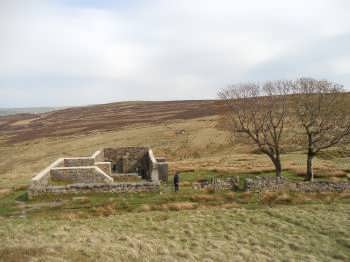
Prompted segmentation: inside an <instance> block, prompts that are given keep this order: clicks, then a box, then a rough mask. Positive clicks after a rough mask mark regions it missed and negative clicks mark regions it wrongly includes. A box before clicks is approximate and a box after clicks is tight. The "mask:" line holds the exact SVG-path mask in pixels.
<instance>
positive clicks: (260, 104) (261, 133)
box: [219, 81, 291, 177]
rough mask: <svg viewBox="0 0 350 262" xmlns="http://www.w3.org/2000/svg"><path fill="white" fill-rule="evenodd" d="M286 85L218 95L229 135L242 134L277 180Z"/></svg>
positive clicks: (247, 86)
mask: <svg viewBox="0 0 350 262" xmlns="http://www.w3.org/2000/svg"><path fill="white" fill-rule="evenodd" d="M290 86H291V82H290V81H271V82H266V83H264V84H259V83H246V84H238V85H233V86H230V87H228V88H227V89H224V90H222V91H220V92H219V97H220V98H221V99H223V100H224V101H225V104H226V109H227V110H226V111H225V120H226V121H227V123H228V125H226V126H227V127H228V129H229V131H230V132H231V133H232V134H233V135H235V136H237V135H240V134H243V135H244V136H245V137H248V138H249V141H251V142H252V143H254V144H255V145H256V146H257V147H258V149H259V150H260V151H261V152H262V153H264V154H266V155H267V156H268V157H269V158H270V159H271V161H272V162H273V164H274V166H275V171H276V176H277V177H281V173H282V165H281V140H282V135H283V133H284V129H285V124H286V121H287V115H288V108H287V106H288V99H287V95H288V93H289V88H290Z"/></svg>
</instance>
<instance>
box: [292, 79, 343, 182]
mask: <svg viewBox="0 0 350 262" xmlns="http://www.w3.org/2000/svg"><path fill="white" fill-rule="evenodd" d="M292 89H293V94H294V95H293V96H292V97H293V100H294V107H293V108H294V110H295V116H296V118H295V119H296V121H297V123H298V124H299V127H301V128H302V130H303V134H304V136H303V137H304V139H303V140H306V145H307V170H306V180H309V181H313V179H314V174H313V168H312V160H313V159H314V157H315V156H316V155H317V154H318V153H319V152H320V151H321V150H323V149H326V148H329V147H332V146H335V145H337V144H338V143H341V142H342V141H344V140H345V139H346V138H347V137H349V136H350V104H349V101H350V99H349V98H350V97H349V96H348V95H347V94H346V92H345V90H344V88H343V87H342V86H341V85H338V84H336V83H332V82H330V81H327V80H315V79H310V78H302V79H299V80H297V81H294V83H293V88H292ZM303 140H302V141H303Z"/></svg>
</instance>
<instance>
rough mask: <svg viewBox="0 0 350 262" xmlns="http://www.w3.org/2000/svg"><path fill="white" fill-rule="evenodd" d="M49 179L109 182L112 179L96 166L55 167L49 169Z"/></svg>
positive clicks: (74, 181)
mask: <svg viewBox="0 0 350 262" xmlns="http://www.w3.org/2000/svg"><path fill="white" fill-rule="evenodd" d="M50 175H51V179H52V180H56V181H64V182H67V183H86V184H88V183H111V182H113V179H112V178H111V177H109V176H107V175H106V174H104V173H103V172H102V171H101V170H100V169H99V168H98V167H95V166H88V167H56V168H52V169H51V171H50Z"/></svg>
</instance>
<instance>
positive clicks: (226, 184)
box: [192, 178, 236, 191]
mask: <svg viewBox="0 0 350 262" xmlns="http://www.w3.org/2000/svg"><path fill="white" fill-rule="evenodd" d="M235 187H236V183H235V181H234V180H233V179H231V178H229V179H225V180H222V179H217V178H216V179H212V180H203V181H200V182H193V183H192V188H193V189H195V190H200V189H213V190H215V191H218V190H233V189H235Z"/></svg>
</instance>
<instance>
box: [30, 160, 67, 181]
mask: <svg viewBox="0 0 350 262" xmlns="http://www.w3.org/2000/svg"><path fill="white" fill-rule="evenodd" d="M62 166H63V158H59V159H57V160H56V161H55V162H53V163H52V164H51V165H49V166H48V167H47V168H45V169H44V170H42V171H41V172H40V173H38V174H37V175H36V176H35V177H33V178H32V183H31V185H30V187H36V188H41V187H45V186H46V185H47V184H48V183H49V179H50V170H51V169H52V168H55V167H62Z"/></svg>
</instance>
